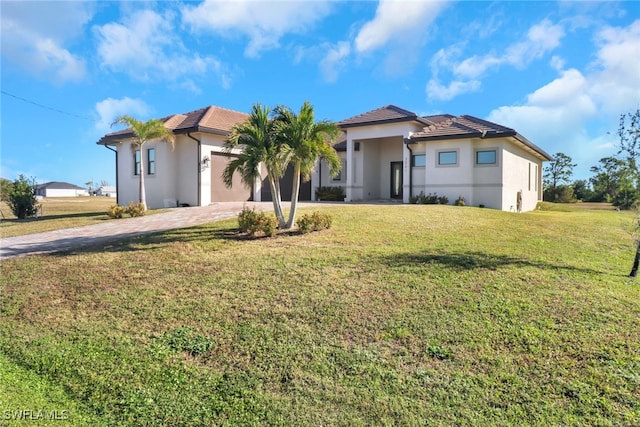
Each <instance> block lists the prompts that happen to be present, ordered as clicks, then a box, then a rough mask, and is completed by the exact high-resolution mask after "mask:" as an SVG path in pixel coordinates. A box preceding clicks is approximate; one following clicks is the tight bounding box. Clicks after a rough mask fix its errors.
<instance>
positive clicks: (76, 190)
mask: <svg viewBox="0 0 640 427" xmlns="http://www.w3.org/2000/svg"><path fill="white" fill-rule="evenodd" d="M34 191H35V195H36V196H42V197H77V196H88V195H89V193H88V192H87V190H86V189H85V188H82V187H78V186H77V185H73V184H69V183H68V182H58V181H51V182H45V183H44V184H37V185H36V186H35V189H34Z"/></svg>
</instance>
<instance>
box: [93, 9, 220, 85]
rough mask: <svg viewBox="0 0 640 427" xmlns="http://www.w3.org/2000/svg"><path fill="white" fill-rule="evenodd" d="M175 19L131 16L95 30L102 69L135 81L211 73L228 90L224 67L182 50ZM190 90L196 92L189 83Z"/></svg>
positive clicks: (167, 15)
mask: <svg viewBox="0 0 640 427" xmlns="http://www.w3.org/2000/svg"><path fill="white" fill-rule="evenodd" d="M174 18H175V17H174V15H173V14H172V13H171V12H167V13H165V14H160V13H157V12H155V11H153V10H139V11H134V12H132V13H131V14H130V15H129V16H128V17H127V18H125V20H124V21H123V22H121V23H120V22H111V23H108V24H105V25H102V26H96V27H94V32H95V34H96V37H97V39H98V47H97V53H98V57H99V58H100V61H101V64H102V66H103V67H104V68H107V69H109V70H111V71H116V72H123V73H127V74H129V76H130V77H131V78H133V79H135V80H139V81H148V80H150V79H161V80H168V81H176V80H180V79H182V78H185V76H189V75H201V76H202V75H205V74H206V73H207V72H209V71H213V72H215V73H216V74H218V76H219V77H220V79H221V81H222V85H223V86H228V85H229V82H228V76H227V75H225V73H224V66H223V65H222V64H221V63H220V61H218V60H217V59H215V58H213V57H211V56H205V57H202V56H200V54H198V53H191V52H189V51H188V49H186V48H185V46H184V44H183V43H182V40H181V39H180V38H179V37H178V36H177V35H176V34H175V33H176V32H175V28H174V23H173V21H174ZM191 88H192V90H196V91H197V90H199V88H197V87H195V83H194V82H193V81H191Z"/></svg>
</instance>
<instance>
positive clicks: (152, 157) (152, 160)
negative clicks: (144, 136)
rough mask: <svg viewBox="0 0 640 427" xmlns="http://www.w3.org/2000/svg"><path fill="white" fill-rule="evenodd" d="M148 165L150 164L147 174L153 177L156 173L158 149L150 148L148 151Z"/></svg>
mask: <svg viewBox="0 0 640 427" xmlns="http://www.w3.org/2000/svg"><path fill="white" fill-rule="evenodd" d="M147 163H148V164H149V169H148V171H147V173H148V174H149V175H153V174H155V173H156V149H155V148H149V149H148V150H147Z"/></svg>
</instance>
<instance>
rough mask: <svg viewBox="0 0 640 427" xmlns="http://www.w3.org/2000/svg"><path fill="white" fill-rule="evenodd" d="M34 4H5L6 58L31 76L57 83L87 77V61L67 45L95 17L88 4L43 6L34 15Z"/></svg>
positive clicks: (1, 27)
mask: <svg viewBox="0 0 640 427" xmlns="http://www.w3.org/2000/svg"><path fill="white" fill-rule="evenodd" d="M30 3H31V2H3V3H2V14H0V31H1V37H2V57H3V58H4V60H5V61H8V62H9V63H10V64H12V65H13V66H16V67H20V68H22V69H24V70H25V71H27V72H29V73H30V74H33V75H36V76H39V77H41V78H43V79H47V80H52V81H54V82H56V83H65V82H77V81H81V80H83V79H84V78H86V76H87V70H86V61H85V60H84V58H82V57H81V56H80V55H78V54H74V53H72V52H71V51H70V50H69V48H68V47H67V44H69V43H70V42H71V41H72V40H74V39H75V38H76V37H78V36H79V35H80V33H81V31H82V30H83V28H84V26H85V25H86V24H87V22H89V20H90V19H91V17H92V16H93V13H94V11H93V5H92V4H91V3H86V2H55V3H47V2H43V3H40V4H38V12H37V13H33V4H30Z"/></svg>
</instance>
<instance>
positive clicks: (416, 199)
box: [409, 191, 449, 205]
mask: <svg viewBox="0 0 640 427" xmlns="http://www.w3.org/2000/svg"><path fill="white" fill-rule="evenodd" d="M409 202H410V203H413V204H417V205H446V204H448V203H449V198H448V197H447V196H438V193H433V194H431V193H429V194H427V195H426V196H425V194H424V192H422V191H421V192H420V194H418V195H417V196H413V197H411V198H409Z"/></svg>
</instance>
